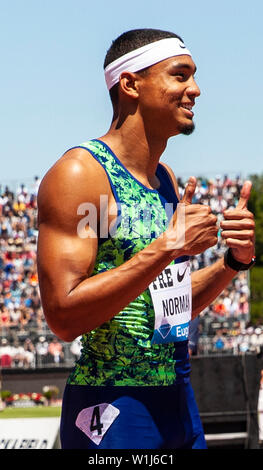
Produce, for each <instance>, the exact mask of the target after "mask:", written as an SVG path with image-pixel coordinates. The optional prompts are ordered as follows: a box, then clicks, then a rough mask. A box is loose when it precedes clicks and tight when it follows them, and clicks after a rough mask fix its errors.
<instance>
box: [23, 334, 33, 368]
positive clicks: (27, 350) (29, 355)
mask: <svg viewBox="0 0 263 470" xmlns="http://www.w3.org/2000/svg"><path fill="white" fill-rule="evenodd" d="M23 348H24V367H26V368H28V367H34V366H35V347H34V345H33V343H32V341H31V339H30V338H27V339H26V340H25V341H24V344H23Z"/></svg>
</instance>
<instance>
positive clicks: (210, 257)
mask: <svg viewBox="0 0 263 470" xmlns="http://www.w3.org/2000/svg"><path fill="white" fill-rule="evenodd" d="M39 184H40V179H39V178H38V177H35V178H34V181H33V183H32V185H31V186H30V187H26V186H25V185H24V184H21V185H20V186H19V187H18V188H17V190H16V191H11V190H10V189H9V188H8V187H7V186H5V187H0V248H1V249H0V339H1V344H0V357H1V364H2V366H3V367H15V366H17V367H38V366H44V365H48V364H51V363H52V364H62V363H68V361H69V362H70V361H73V360H74V359H75V358H77V357H79V354H80V349H81V345H80V339H79V338H77V339H76V340H75V341H73V343H71V344H65V343H63V342H61V341H60V340H58V338H56V337H55V336H54V335H53V334H52V333H51V331H50V330H49V328H48V326H47V324H46V322H45V318H44V315H43V311H42V307H41V300H40V295H39V287H38V276H37V265H36V247H37V236H38V226H37V192H38V187H39ZM178 185H179V191H180V193H181V194H183V191H184V188H185V181H182V180H181V179H180V178H179V180H178ZM241 187H242V180H241V178H239V177H236V178H234V179H230V178H229V177H228V176H223V177H222V176H220V175H218V176H217V177H216V178H214V179H211V180H207V179H202V178H198V183H197V189H196V192H195V196H194V199H193V203H203V204H208V205H210V206H211V208H212V211H213V213H214V214H216V215H217V216H218V221H220V220H221V219H222V217H223V210H225V209H227V208H230V207H235V205H236V204H237V202H238V199H239V195H240V190H241ZM224 251H225V246H224V243H223V242H222V240H221V239H220V232H219V241H218V244H217V246H215V247H213V248H211V249H209V250H207V251H206V252H205V253H203V254H202V255H200V256H197V257H194V258H192V259H191V263H192V269H193V270H196V269H199V268H202V267H205V266H207V265H209V264H211V263H212V262H214V261H215V260H216V259H217V258H218V257H219V256H222V254H223V252H224ZM248 328H252V329H253V330H255V331H254V333H255V334H254V333H253V334H251V330H250V333H248V332H247V329H248ZM198 331H199V333H200V334H199V342H198V343H199V351H200V353H209V352H213V351H219V350H221V351H231V352H232V353H234V354H235V353H240V352H246V351H250V350H251V351H252V350H253V348H254V346H253V345H254V344H255V335H256V337H257V338H258V337H260V340H258V343H257V344H262V343H263V342H262V338H263V329H262V330H261V326H260V325H257V327H255V328H254V327H252V326H249V284H248V278H247V273H240V274H239V275H238V276H237V277H236V278H235V280H234V281H233V282H232V283H231V284H230V285H229V286H228V287H227V289H225V290H224V292H223V293H222V294H221V295H220V296H219V297H218V298H217V299H216V301H215V302H213V304H212V305H210V306H209V307H208V308H206V309H205V310H204V311H203V312H202V313H201V315H200V321H199V324H198ZM252 337H253V341H252ZM236 338H239V339H238V341H235V340H236ZM242 338H243V339H244V341H243V342H242V341H241V339H242ZM260 341H261V343H260ZM243 343H244V344H245V343H246V345H247V346H243ZM252 343H253V344H252Z"/></svg>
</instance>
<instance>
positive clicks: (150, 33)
mask: <svg viewBox="0 0 263 470" xmlns="http://www.w3.org/2000/svg"><path fill="white" fill-rule="evenodd" d="M167 38H178V39H180V41H182V42H183V39H182V38H181V37H180V36H178V35H177V34H175V33H172V32H171V31H163V30H161V29H151V28H144V29H132V30H130V31H126V32H125V33H123V34H121V35H120V36H118V37H117V38H116V39H115V40H114V41H112V44H111V46H110V48H109V49H108V51H107V54H106V57H105V60H104V69H105V68H106V67H107V65H109V64H111V63H112V62H113V61H114V60H116V59H118V58H119V57H121V56H123V55H124V54H128V52H131V51H134V50H135V49H139V47H143V46H146V45H147V44H151V43H152V42H155V41H160V40H161V39H167ZM147 69H148V67H147ZM147 69H143V70H142V71H138V72H144V71H145V70H147ZM118 86H119V85H118V83H116V85H114V86H113V87H112V88H111V90H110V97H111V101H112V104H113V107H114V106H115V105H116V104H117V102H118Z"/></svg>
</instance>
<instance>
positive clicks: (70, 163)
mask: <svg viewBox="0 0 263 470" xmlns="http://www.w3.org/2000/svg"><path fill="white" fill-rule="evenodd" d="M109 192H110V185H109V181H108V178H107V175H106V173H105V171H104V169H103V168H102V166H101V165H100V164H99V163H98V162H97V161H96V160H95V159H94V158H93V157H92V155H91V154H90V153H89V152H88V151H87V150H85V149H83V148H74V149H71V150H69V151H67V152H66V153H65V154H63V155H62V157H60V158H59V160H57V161H56V162H55V164H54V165H53V166H52V167H51V168H50V169H49V170H48V172H47V173H46V174H45V176H44V178H43V179H42V181H41V184H40V187H39V191H38V197H37V204H38V212H39V222H40V223H41V221H43V220H44V219H45V220H46V219H47V218H48V219H50V217H52V219H54V217H59V219H60V217H63V216H67V215H68V214H73V213H76V210H77V208H78V207H79V205H80V204H82V203H84V202H89V203H92V204H94V205H95V206H97V205H98V204H99V200H100V195H101V194H109Z"/></svg>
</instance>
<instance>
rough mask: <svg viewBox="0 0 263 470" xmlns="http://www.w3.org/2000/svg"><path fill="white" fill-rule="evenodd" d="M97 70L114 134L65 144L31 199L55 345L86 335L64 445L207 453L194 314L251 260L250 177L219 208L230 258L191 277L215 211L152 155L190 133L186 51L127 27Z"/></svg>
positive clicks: (209, 240)
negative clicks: (195, 200) (193, 379)
mask: <svg viewBox="0 0 263 470" xmlns="http://www.w3.org/2000/svg"><path fill="white" fill-rule="evenodd" d="M104 66H105V79H106V84H107V87H108V90H109V93H110V97H111V100H112V105H113V119H112V122H111V125H110V128H109V130H108V132H107V133H106V134H105V135H103V136H102V137H100V138H98V139H92V140H89V141H88V142H85V143H84V144H82V145H79V146H77V147H74V148H72V149H70V150H69V151H67V152H66V153H65V154H64V155H63V156H62V157H61V158H60V159H59V160H58V161H57V162H56V163H55V165H54V166H53V167H52V168H51V169H50V170H49V172H48V173H47V174H46V176H45V177H44V179H43V180H42V183H41V186H40V189H39V194H38V209H39V241H38V271H39V283H40V291H41V297H42V305H43V308H44V312H45V315H46V319H47V322H48V324H49V326H50V328H51V329H52V330H53V331H54V333H55V334H56V335H57V336H59V337H60V338H61V339H62V340H65V341H72V340H74V338H76V337H78V336H80V335H82V353H81V357H80V359H79V360H78V361H77V362H76V365H75V367H74V370H73V371H72V373H71V374H70V376H69V378H68V381H67V385H66V388H65V392H64V397H63V410H62V420H61V443H62V448H64V449H68V448H77V449H80V448H86V449H91V448H94V449H139V448H140V449H161V448H162V449H164V448H166V449H177V448H188V449H190V448H206V443H205V439H204V434H203V429H202V425H201V422H200V418H199V415H198V410H197V407H196V403H195V399H194V395H193V390H192V388H191V383H190V365H189V355H188V333H189V323H190V320H191V318H195V317H196V316H197V315H198V313H200V312H201V311H202V310H203V309H204V308H205V307H206V306H207V305H209V304H210V303H211V302H212V301H213V300H214V299H215V298H216V297H217V296H218V294H219V293H220V292H221V291H222V290H223V289H224V288H225V287H226V286H227V285H228V284H229V282H230V280H231V279H232V278H233V277H234V276H235V275H236V273H237V272H238V271H239V270H240V269H248V268H249V267H250V266H251V265H252V264H253V262H254V258H253V257H254V220H253V215H252V214H251V213H250V212H249V211H248V210H247V201H248V198H249V194H250V189H251V183H250V182H245V184H244V186H243V189H242V192H241V197H240V201H239V203H238V206H237V208H236V209H234V210H231V211H227V212H225V214H224V215H225V220H224V221H223V222H222V225H221V228H222V232H221V236H222V237H223V238H224V239H225V240H226V244H227V245H228V247H230V249H228V250H227V251H226V256H225V257H224V258H223V259H220V260H219V261H217V262H216V263H215V264H214V265H212V266H209V267H207V268H205V269H201V270H199V271H197V272H195V273H192V274H191V273H190V262H189V257H190V256H191V255H196V254H199V253H201V252H203V251H205V250H206V249H207V248H209V247H211V246H214V245H215V244H216V243H217V232H218V227H217V218H216V216H215V215H213V214H212V212H211V209H210V208H209V207H207V206H204V205H199V204H191V202H192V196H193V194H194V191H195V186H196V179H195V178H194V177H191V178H190V179H189V182H188V184H187V186H186V189H185V194H184V196H183V198H182V199H181V200H180V201H179V195H178V189H177V183H176V178H175V176H174V174H173V173H172V171H171V169H170V168H169V167H168V166H167V165H165V164H164V163H161V162H160V158H161V156H162V153H163V152H164V150H165V147H166V145H167V140H168V139H169V138H171V137H173V136H176V135H178V134H182V133H183V134H190V133H191V132H192V131H193V130H194V123H193V116H194V114H193V110H192V109H193V106H194V104H195V100H196V98H198V97H199V95H200V90H199V88H198V86H197V84H196V81H195V77H194V74H195V70H196V66H195V63H194V61H193V59H192V56H191V53H190V52H189V50H188V49H187V48H186V46H185V44H184V42H183V41H182V39H181V38H180V37H179V36H177V35H176V34H174V33H170V32H166V31H160V30H153V29H140V30H133V31H128V32H126V33H124V34H122V35H121V36H120V37H118V38H117V39H116V40H115V41H113V43H112V45H111V47H110V49H109V51H108V53H107V55H106V59H105V64H104ZM177 158H180V156H178V157H177ZM175 166H176V162H175Z"/></svg>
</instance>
